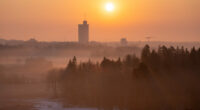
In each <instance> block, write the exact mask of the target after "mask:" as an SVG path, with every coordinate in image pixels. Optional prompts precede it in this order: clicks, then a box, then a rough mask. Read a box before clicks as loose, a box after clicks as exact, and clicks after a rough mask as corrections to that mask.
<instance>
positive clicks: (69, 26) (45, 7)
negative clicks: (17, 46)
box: [0, 0, 200, 41]
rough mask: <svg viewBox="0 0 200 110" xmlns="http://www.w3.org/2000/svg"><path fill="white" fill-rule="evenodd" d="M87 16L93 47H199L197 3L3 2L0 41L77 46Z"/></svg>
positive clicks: (168, 0)
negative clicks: (145, 43) (124, 43)
mask: <svg viewBox="0 0 200 110" xmlns="http://www.w3.org/2000/svg"><path fill="white" fill-rule="evenodd" d="M107 2H113V4H114V5H115V10H114V12H107V11H106V10H105V8H104V5H105V3H107ZM84 13H86V15H87V20H88V22H89V24H90V40H91V41H119V39H120V38H122V37H126V38H127V39H128V40H129V41H139V40H145V37H147V36H152V37H153V40H156V41H200V1H199V0H0V38H5V39H23V40H27V39H30V38H36V39H38V40H42V41H54V40H55V41H76V40H77V36H78V34H77V24H79V23H81V22H82V20H83V18H84Z"/></svg>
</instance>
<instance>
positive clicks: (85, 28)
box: [78, 20, 89, 44]
mask: <svg viewBox="0 0 200 110" xmlns="http://www.w3.org/2000/svg"><path fill="white" fill-rule="evenodd" d="M78 41H79V43H84V44H85V43H88V42H89V24H87V21H86V20H84V21H83V24H79V25H78Z"/></svg>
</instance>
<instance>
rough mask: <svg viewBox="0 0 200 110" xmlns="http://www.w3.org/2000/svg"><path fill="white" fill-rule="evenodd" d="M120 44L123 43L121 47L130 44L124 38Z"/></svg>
mask: <svg viewBox="0 0 200 110" xmlns="http://www.w3.org/2000/svg"><path fill="white" fill-rule="evenodd" d="M120 43H121V45H123V46H126V45H127V44H128V41H127V39H126V38H122V39H121V40H120Z"/></svg>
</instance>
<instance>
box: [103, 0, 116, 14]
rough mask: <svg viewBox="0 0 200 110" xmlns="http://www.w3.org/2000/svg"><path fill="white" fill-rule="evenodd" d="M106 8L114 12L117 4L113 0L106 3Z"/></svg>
mask: <svg viewBox="0 0 200 110" xmlns="http://www.w3.org/2000/svg"><path fill="white" fill-rule="evenodd" d="M105 9H106V11H108V12H112V11H114V9H115V6H114V4H113V3H112V2H108V3H106V5H105Z"/></svg>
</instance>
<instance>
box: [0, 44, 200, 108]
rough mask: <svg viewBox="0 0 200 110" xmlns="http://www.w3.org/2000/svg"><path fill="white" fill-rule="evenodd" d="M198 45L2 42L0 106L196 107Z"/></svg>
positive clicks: (199, 62)
mask: <svg viewBox="0 0 200 110" xmlns="http://www.w3.org/2000/svg"><path fill="white" fill-rule="evenodd" d="M146 43H149V45H145V44H146ZM163 43H164V44H165V45H166V46H164V45H160V44H163ZM199 47H200V44H199V43H198V42H197V43H194V42H193V43H178V42H176V43H175V42H133V43H131V44H129V45H121V44H120V43H116V42H115V43H114V42H113V43H91V44H77V43H63V42H54V43H52V42H38V41H34V42H33V41H32V43H30V41H23V42H21V43H18V44H11V43H7V44H6V43H4V44H1V45H0V53H1V55H0V61H1V62H0V76H1V77H0V91H1V94H0V109H2V110H13V109H15V110H29V109H30V110H31V109H35V110H43V109H45V110H56V109H61V110H68V109H69V110H73V109H80V110H82V109H84V110H85V109H86V110H90V109H91V110H97V109H104V110H107V109H108V110H111V109H112V110H133V109H137V110H146V109H152V110H156V109H157V110H161V109H166V110H168V109H170V110H186V109H191V110H198V109H199V106H198V102H199V101H200V97H199V95H198V93H199V92H200V88H199V86H198V84H199V83H200V82H199V78H200V74H199V73H200V70H199V66H200V59H199V58H200V56H199V55H200V49H199Z"/></svg>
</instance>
